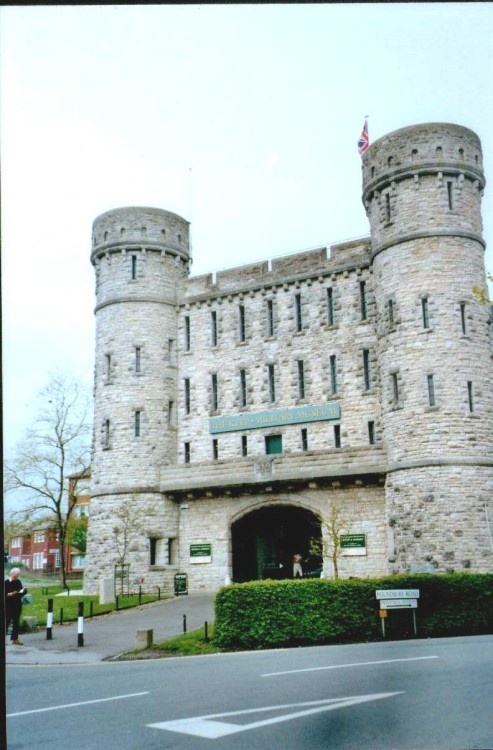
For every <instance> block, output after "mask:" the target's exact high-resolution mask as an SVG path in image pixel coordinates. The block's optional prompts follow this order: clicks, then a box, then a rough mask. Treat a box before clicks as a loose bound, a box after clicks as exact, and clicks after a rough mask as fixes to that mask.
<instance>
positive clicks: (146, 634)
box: [135, 629, 154, 649]
mask: <svg viewBox="0 0 493 750" xmlns="http://www.w3.org/2000/svg"><path fill="white" fill-rule="evenodd" d="M153 639H154V631H153V630H151V629H143V630H137V632H136V633H135V648H136V649H144V648H151V646H152V643H153Z"/></svg>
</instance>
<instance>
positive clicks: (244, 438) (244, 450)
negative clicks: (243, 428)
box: [241, 435, 248, 456]
mask: <svg viewBox="0 0 493 750" xmlns="http://www.w3.org/2000/svg"><path fill="white" fill-rule="evenodd" d="M241 455H242V456H248V438H247V436H246V435H242V436H241Z"/></svg>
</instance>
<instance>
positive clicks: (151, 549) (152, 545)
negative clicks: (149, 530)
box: [149, 539, 158, 565]
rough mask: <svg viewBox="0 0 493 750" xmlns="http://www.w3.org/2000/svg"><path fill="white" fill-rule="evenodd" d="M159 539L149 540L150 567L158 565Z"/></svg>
mask: <svg viewBox="0 0 493 750" xmlns="http://www.w3.org/2000/svg"><path fill="white" fill-rule="evenodd" d="M157 541H158V540H157V539H149V565H155V564H156V546H157Z"/></svg>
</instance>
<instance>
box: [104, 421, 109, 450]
mask: <svg viewBox="0 0 493 750" xmlns="http://www.w3.org/2000/svg"><path fill="white" fill-rule="evenodd" d="M103 440H104V447H105V448H109V447H110V420H109V419H105V420H104V438H103Z"/></svg>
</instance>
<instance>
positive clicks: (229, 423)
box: [209, 402, 341, 435]
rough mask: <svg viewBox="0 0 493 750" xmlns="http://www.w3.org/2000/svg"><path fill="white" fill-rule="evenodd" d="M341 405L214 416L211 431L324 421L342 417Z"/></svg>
mask: <svg viewBox="0 0 493 750" xmlns="http://www.w3.org/2000/svg"><path fill="white" fill-rule="evenodd" d="M340 418H341V407H340V405H339V404H338V403H335V402H332V403H329V404H316V405H314V406H296V407H294V408H293V409H271V410H270V411H262V412H255V413H251V412H248V413H247V412H245V413H243V414H233V415H232V416H230V417H212V418H211V419H209V432H210V433H211V434H212V435H214V434H217V433H220V432H236V431H238V430H255V429H259V428H260V427H279V426H281V425H288V424H300V423H303V422H323V421H325V420H328V419H340Z"/></svg>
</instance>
